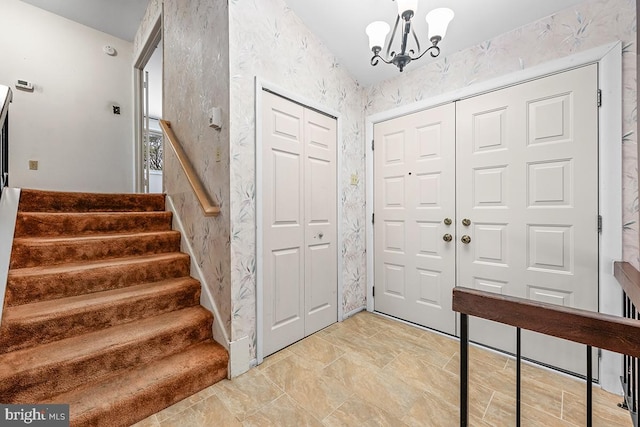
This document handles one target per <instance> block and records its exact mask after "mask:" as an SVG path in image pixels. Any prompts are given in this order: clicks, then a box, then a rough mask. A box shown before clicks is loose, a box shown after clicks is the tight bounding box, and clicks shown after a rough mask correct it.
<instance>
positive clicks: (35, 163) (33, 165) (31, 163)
mask: <svg viewBox="0 0 640 427" xmlns="http://www.w3.org/2000/svg"><path fill="white" fill-rule="evenodd" d="M29 170H32V171H37V170H38V161H37V160H29Z"/></svg>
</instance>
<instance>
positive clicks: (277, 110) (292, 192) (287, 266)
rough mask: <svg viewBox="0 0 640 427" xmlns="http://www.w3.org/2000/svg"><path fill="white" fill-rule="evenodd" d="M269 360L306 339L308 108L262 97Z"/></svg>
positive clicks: (265, 321)
mask: <svg viewBox="0 0 640 427" xmlns="http://www.w3.org/2000/svg"><path fill="white" fill-rule="evenodd" d="M262 99H263V102H262V105H263V110H262V119H263V132H262V144H263V184H262V185H263V188H264V197H263V200H264V202H263V219H262V220H263V232H264V239H263V241H264V253H263V254H264V255H263V256H264V258H263V273H262V277H263V295H264V298H263V312H264V319H263V326H264V327H263V332H264V355H265V356H266V355H269V354H271V353H273V352H275V351H278V350H280V349H281V348H283V347H286V346H287V345H289V344H291V343H293V342H295V341H297V340H300V339H302V338H304V329H305V325H304V318H305V315H304V313H305V309H304V281H305V270H304V265H305V219H304V211H305V206H304V157H303V156H304V141H303V140H304V108H302V107H301V106H300V105H297V104H294V103H292V102H289V101H287V100H285V99H283V98H280V97H278V96H275V95H273V94H270V93H267V92H265V93H263V95H262Z"/></svg>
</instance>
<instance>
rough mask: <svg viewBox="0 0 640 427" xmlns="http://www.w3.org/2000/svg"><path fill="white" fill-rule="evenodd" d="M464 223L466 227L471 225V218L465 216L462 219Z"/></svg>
mask: <svg viewBox="0 0 640 427" xmlns="http://www.w3.org/2000/svg"><path fill="white" fill-rule="evenodd" d="M462 225H464V226H465V227H468V226H470V225H471V220H470V219H468V218H465V219H463V220H462Z"/></svg>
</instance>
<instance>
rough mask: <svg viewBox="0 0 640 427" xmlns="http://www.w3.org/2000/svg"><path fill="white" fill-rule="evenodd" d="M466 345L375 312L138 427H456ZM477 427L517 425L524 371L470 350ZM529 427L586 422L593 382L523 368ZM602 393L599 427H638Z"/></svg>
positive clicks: (597, 394) (597, 405)
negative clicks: (518, 382) (519, 377)
mask: <svg viewBox="0 0 640 427" xmlns="http://www.w3.org/2000/svg"><path fill="white" fill-rule="evenodd" d="M458 350H459V344H458V342H457V341H455V340H454V339H451V338H448V337H444V336H441V335H438V334H435V333H431V332H427V331H424V330H421V329H418V328H415V327H412V326H408V325H406V324H403V323H400V322H397V321H394V320H390V319H387V318H385V317H382V316H379V315H376V314H371V313H367V312H362V313H359V314H357V315H355V316H353V317H351V318H349V319H347V320H345V321H344V322H342V323H336V324H334V325H332V326H330V327H328V328H326V329H324V330H322V331H320V332H318V333H316V334H315V335H312V336H310V337H308V338H306V339H304V340H302V341H300V342H298V343H296V344H294V345H292V346H290V347H288V348H286V349H284V350H282V351H280V352H278V353H276V354H274V355H272V356H270V357H268V358H266V359H265V361H264V363H262V365H260V366H259V367H257V368H254V369H251V370H250V371H249V372H247V373H245V374H244V375H241V376H240V377H238V378H235V379H234V380H233V381H228V380H224V381H222V382H219V383H217V384H215V385H213V386H211V387H209V388H207V389H205V390H203V391H201V392H200V393H198V394H196V395H194V396H191V397H189V398H187V399H185V400H183V401H181V402H178V403H176V404H175V405H173V406H171V407H169V408H167V409H165V410H164V411H162V412H159V413H157V414H155V415H153V416H151V417H149V418H147V419H145V420H143V421H141V422H140V423H138V424H136V425H135V427H152V426H153V427H158V426H161V427H169V426H179V427H196V426H216V427H217V426H221V427H227V426H229V427H233V426H294V427H300V426H405V425H407V426H456V425H459V420H458V393H459V392H458V384H459V382H458V360H459V354H458ZM470 363H471V364H470V368H469V369H470V399H471V400H470V407H471V417H470V424H471V425H472V426H515V364H514V362H513V360H512V359H510V358H508V357H506V356H503V355H499V354H496V353H493V352H489V351H485V350H481V349H478V348H474V347H472V348H471V351H470ZM522 370H523V385H522V400H523V405H522V425H523V426H583V425H585V403H584V402H585V398H584V396H585V384H584V381H579V380H576V379H573V378H571V377H567V376H564V375H561V374H557V373H551V372H550V371H548V370H544V369H541V368H537V367H533V366H530V365H526V364H523V369H522ZM620 401H621V398H620V397H618V396H615V395H612V394H609V393H606V392H603V391H602V390H600V389H599V388H598V387H594V392H593V402H594V426H607V427H611V426H630V425H631V421H630V417H629V414H628V413H627V412H626V411H624V410H622V409H619V408H618V407H617V406H616V404H617V403H618V402H620Z"/></svg>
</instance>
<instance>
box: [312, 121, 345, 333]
mask: <svg viewBox="0 0 640 427" xmlns="http://www.w3.org/2000/svg"><path fill="white" fill-rule="evenodd" d="M304 135H305V138H304V141H305V159H306V160H305V168H304V174H305V197H304V199H305V218H306V221H305V223H306V229H305V247H306V254H305V267H304V270H305V289H304V294H305V315H306V319H305V336H306V335H310V334H312V333H314V332H316V331H318V330H320V329H322V328H325V327H327V326H329V325H330V324H332V323H335V322H337V320H338V309H337V302H338V296H337V292H338V289H337V280H338V271H337V270H338V266H337V262H338V260H337V249H336V248H337V247H336V240H337V232H336V231H337V228H336V211H337V209H336V206H337V194H336V143H337V134H336V120H335V119H334V118H332V117H328V116H326V115H324V114H320V113H317V112H315V111H313V110H309V109H305V110H304Z"/></svg>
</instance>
